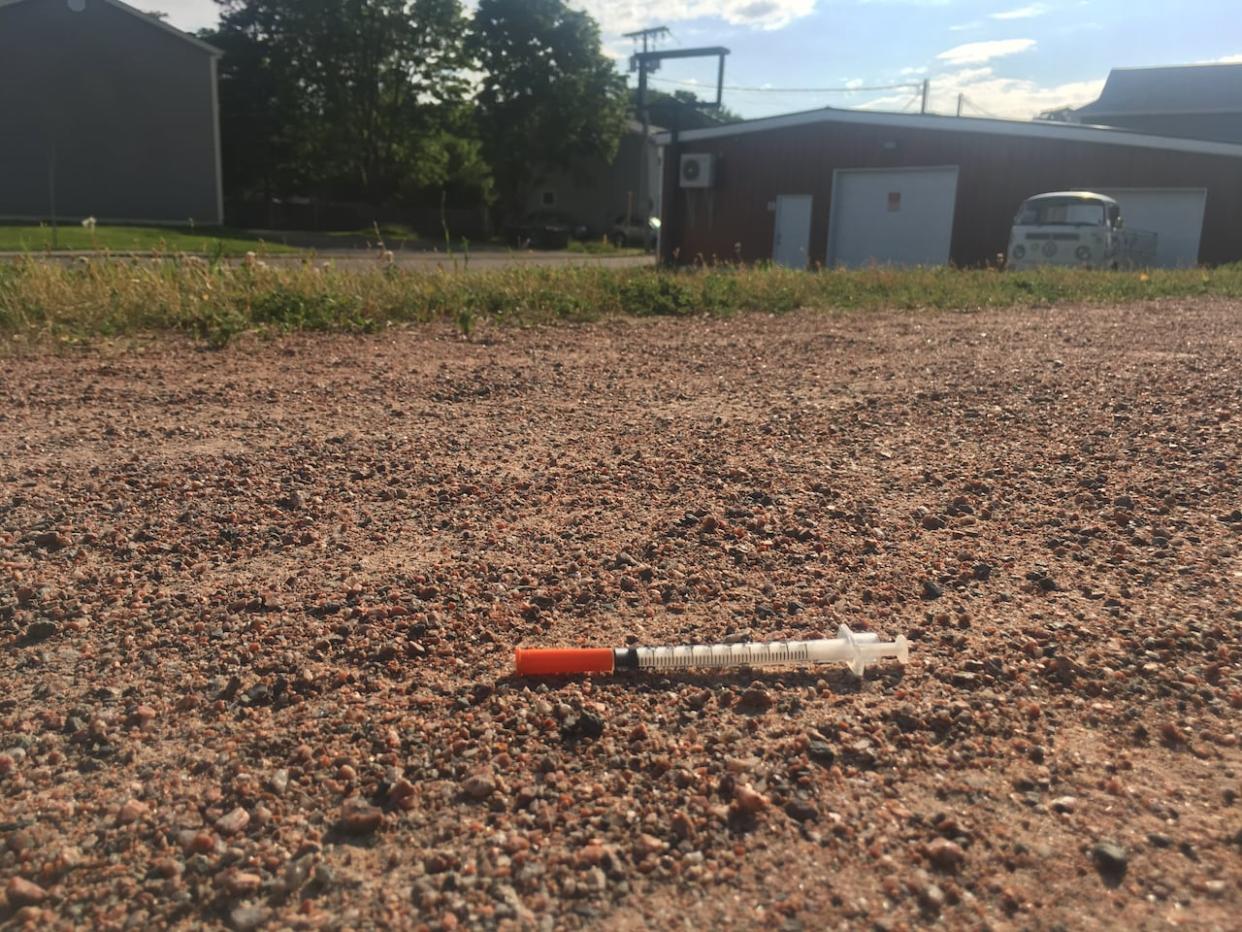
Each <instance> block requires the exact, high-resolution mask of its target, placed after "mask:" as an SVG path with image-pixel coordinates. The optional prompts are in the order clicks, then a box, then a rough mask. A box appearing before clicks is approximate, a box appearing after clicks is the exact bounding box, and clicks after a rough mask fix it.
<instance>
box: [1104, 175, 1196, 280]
mask: <svg viewBox="0 0 1242 932" xmlns="http://www.w3.org/2000/svg"><path fill="white" fill-rule="evenodd" d="M1099 193H1100V194H1107V195H1108V196H1109V197H1111V198H1113V199H1114V200H1116V201H1117V203H1118V204H1120V205H1121V216H1122V217H1124V218H1125V221H1126V226H1127V227H1128V228H1129V229H1131V230H1149V231H1150V232H1152V233H1155V234H1156V236H1157V239H1156V265H1158V266H1160V267H1161V268H1166V269H1171V268H1178V267H1184V266H1193V265H1198V264H1199V234H1200V233H1202V232H1203V205H1204V203H1205V202H1206V201H1207V190H1206V189H1204V188H1105V189H1104V190H1102V191H1100V192H1099Z"/></svg>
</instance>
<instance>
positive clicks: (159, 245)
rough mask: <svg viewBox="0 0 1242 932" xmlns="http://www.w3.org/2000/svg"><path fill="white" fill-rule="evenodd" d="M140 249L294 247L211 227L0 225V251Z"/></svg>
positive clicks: (220, 251)
mask: <svg viewBox="0 0 1242 932" xmlns="http://www.w3.org/2000/svg"><path fill="white" fill-rule="evenodd" d="M103 251H107V252H142V253H158V254H162V255H172V254H176V253H187V252H197V253H203V254H206V255H222V256H243V255H245V254H246V253H247V252H251V251H254V252H260V253H263V252H270V253H278V252H279V253H292V252H297V251H298V250H296V249H290V248H289V247H288V246H282V245H280V244H279V243H267V242H264V241H262V240H260V239H259V238H258V237H255V236H252V235H250V234H248V233H245V232H243V231H240V230H226V229H217V228H214V227H207V228H201V229H197V230H190V229H188V228H176V227H130V226H97V227H95V228H94V229H93V230H91V229H87V228H86V227H83V226H81V225H79V224H71V225H69V226H62V227H59V228H58V229H57V230H55V231H53V230H52V228H51V227H49V226H42V225H41V226H21V225H16V226H10V225H3V224H0V252H23V253H38V252H103Z"/></svg>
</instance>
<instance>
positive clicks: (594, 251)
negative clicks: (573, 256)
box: [566, 237, 643, 256]
mask: <svg viewBox="0 0 1242 932" xmlns="http://www.w3.org/2000/svg"><path fill="white" fill-rule="evenodd" d="M566 252H580V253H584V254H586V255H588V256H641V255H643V250H641V249H631V248H629V247H627V246H618V245H616V244H615V243H610V242H609V241H608V240H607V239H604V238H603V237H600V238H599V239H583V240H578V239H576V240H573V241H572V242H571V243H570V244H569V246H568V247H566Z"/></svg>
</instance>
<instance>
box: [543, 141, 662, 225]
mask: <svg viewBox="0 0 1242 932" xmlns="http://www.w3.org/2000/svg"><path fill="white" fill-rule="evenodd" d="M658 132H661V130H660V129H659V127H651V128H649V130H648V132H647V135H646V136H645V137H644V136H643V128H642V124H640V123H638V122H636V121H630V122H629V124H628V125H627V126H626V129H625V132H624V133H623V134H622V136H621V142H620V145H619V146H618V148H617V154H616V156H615V157H614V158H613V160H612V161H611V162H605V161H604V160H603V159H578V160H576V161H575V162H574V163H573V164H571V165H570V167H569V169H568V170H565V171H557V172H551V173H549V174H547V175H546V176H545V177H544V178H543V179H542V180H541V181H540V183H539V184H537V185H536V186H535V188H534V190H533V191H532V192H531V194H530V196H529V198H528V199H527V203H526V209H527V211H528V212H530V213H534V212H538V211H555V212H557V213H561V214H565V215H566V216H568V217H570V218H572V219H573V220H574V221H575V222H577V223H580V224H582V225H583V226H585V227H586V228H587V229H588V230H589V231H590V232H591V234H592V235H594V236H600V235H603V234H604V233H607V232H608V230H609V229H610V228H611V227H612V225H613V224H614V223H615V222H616V221H617V219H618V218H624V217H625V216H626V215H627V214H628V215H629V217H630V218H631V219H632V220H633V221H634V222H635V223H642V222H644V221H645V220H646V219H647V218H648V217H658V216H659V215H660V148H659V146H657V145H656V142H655V134H656V133H658Z"/></svg>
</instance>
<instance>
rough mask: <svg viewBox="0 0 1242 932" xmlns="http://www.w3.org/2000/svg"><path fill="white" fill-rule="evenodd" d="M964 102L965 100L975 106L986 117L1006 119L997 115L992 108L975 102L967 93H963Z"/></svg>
mask: <svg viewBox="0 0 1242 932" xmlns="http://www.w3.org/2000/svg"><path fill="white" fill-rule="evenodd" d="M962 102H963V103H966V104H969V105H970V106H971V107H973V108H974V109H975V110H978V111H979V112H980V113H982V114H983V115H984V116H985V117H990V118H992V119H993V120H1003V119H1005V118H1004V117H1003V116H997V115H996V114H995V113H993V112H992V111H991V110H984V109H983V108H982V107H980V106H979V105H978V104H977V103H975V102H974V101H973V100H971V99H970V98H969V97H967V96H966V95H965V94H963V95H962Z"/></svg>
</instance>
